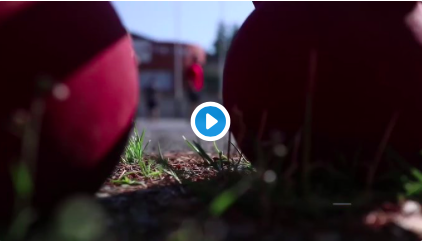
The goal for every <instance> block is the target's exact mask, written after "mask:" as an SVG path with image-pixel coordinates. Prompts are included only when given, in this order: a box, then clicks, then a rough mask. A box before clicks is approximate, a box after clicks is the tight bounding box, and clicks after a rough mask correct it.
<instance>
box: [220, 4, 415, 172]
mask: <svg viewBox="0 0 422 242" xmlns="http://www.w3.org/2000/svg"><path fill="white" fill-rule="evenodd" d="M421 18H422V14H421V7H420V5H418V6H417V7H416V3H415V2H394V3H393V2H392V3H381V2H377V3H375V2H341V3H340V2H338V3H335V2H325V3H322V2H301V3H299V2H294V3H293V2H264V3H262V4H259V7H257V8H256V9H255V10H254V12H252V14H251V15H250V16H249V17H248V19H247V20H246V21H245V23H244V24H243V26H242V27H241V28H240V30H239V32H238V34H237V36H236V38H235V39H234V42H233V43H232V45H231V48H230V50H229V53H228V56H227V60H226V64H225V71H224V88H223V92H224V93H223V97H224V105H225V107H226V108H227V110H228V111H229V113H230V116H231V118H232V126H231V127H232V131H233V132H234V135H235V137H236V139H237V141H238V143H239V144H240V147H241V148H242V150H243V152H245V153H246V155H247V156H248V157H250V158H251V160H252V161H254V159H255V158H256V153H255V150H256V147H255V143H256V142H255V141H259V143H260V144H263V145H264V146H265V145H268V144H269V143H271V142H274V141H276V142H282V143H283V142H284V144H285V145H286V146H289V147H294V146H295V145H294V144H293V143H294V142H293V141H294V137H301V141H300V143H301V145H300V146H299V148H300V149H302V148H303V141H304V138H303V134H304V131H305V130H307V128H310V131H311V133H312V138H311V147H312V150H311V152H312V154H313V155H314V156H315V158H316V156H318V155H319V156H320V157H322V156H324V157H325V155H327V156H330V155H332V156H334V155H338V153H336V151H340V152H349V151H353V152H356V151H357V148H358V147H363V149H364V150H365V152H366V153H367V154H368V157H370V158H374V157H375V156H376V153H377V151H378V150H379V149H380V147H382V146H383V144H384V143H385V144H387V146H391V147H393V148H394V149H395V150H396V151H399V152H400V153H401V154H404V155H408V156H409V157H412V158H415V157H418V156H419V154H418V153H419V151H420V150H421V148H422V127H421V123H422V68H421V67H422V46H421V43H422V41H421V40H422V21H421ZM307 109H308V110H310V112H308V111H307ZM307 114H309V116H307ZM306 120H308V121H310V122H309V123H307V122H308V121H306ZM309 124H310V125H309ZM299 134H300V135H299ZM297 135H298V136H297ZM355 148H356V149H355ZM302 151H303V150H302ZM302 151H301V152H299V153H301V154H302ZM292 153H293V149H290V154H292ZM266 154H268V153H266ZM418 164H421V162H420V159H419V163H418Z"/></svg>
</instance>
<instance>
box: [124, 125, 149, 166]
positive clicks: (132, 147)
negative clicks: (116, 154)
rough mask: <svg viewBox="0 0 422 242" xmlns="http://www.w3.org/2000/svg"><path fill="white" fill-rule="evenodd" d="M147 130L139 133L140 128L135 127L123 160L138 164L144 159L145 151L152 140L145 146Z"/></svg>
mask: <svg viewBox="0 0 422 242" xmlns="http://www.w3.org/2000/svg"><path fill="white" fill-rule="evenodd" d="M144 138H145V130H143V131H142V134H141V135H139V133H138V130H137V129H136V128H135V130H134V134H133V136H132V137H131V138H130V139H129V142H128V145H127V146H126V150H125V153H124V157H123V162H126V163H129V164H136V163H139V162H140V161H142V158H143V155H144V151H145V150H146V148H147V147H148V145H149V143H150V142H151V140H149V141H148V142H147V143H146V144H145V146H144Z"/></svg>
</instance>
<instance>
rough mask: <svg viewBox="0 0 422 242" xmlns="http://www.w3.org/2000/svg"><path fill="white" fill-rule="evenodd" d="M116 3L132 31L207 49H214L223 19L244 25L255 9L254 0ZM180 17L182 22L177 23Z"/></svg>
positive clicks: (127, 26)
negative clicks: (243, 0) (240, 0)
mask: <svg viewBox="0 0 422 242" xmlns="http://www.w3.org/2000/svg"><path fill="white" fill-rule="evenodd" d="M113 5H114V7H115V8H116V10H117V12H118V14H119V16H120V18H121V19H122V21H123V23H124V25H125V26H126V28H128V29H129V30H130V31H133V32H135V33H139V34H144V35H145V36H147V37H150V38H153V39H156V40H164V41H168V40H170V41H171V40H181V41H185V42H189V43H194V44H198V45H200V46H202V47H203V48H205V49H206V50H212V43H213V41H214V39H215V35H216V32H217V26H218V23H219V20H220V19H223V20H224V22H225V23H227V24H230V25H232V24H238V25H239V26H240V25H241V24H242V23H243V21H244V20H245V19H246V18H247V17H248V16H249V14H250V13H251V12H252V10H253V9H254V7H253V4H252V2H251V1H248V2H239V1H236V2H192V1H191V2H113ZM177 16H179V17H178V19H179V21H178V22H179V24H175V23H176V21H175V19H177ZM177 26H178V28H177ZM177 29H178V30H177Z"/></svg>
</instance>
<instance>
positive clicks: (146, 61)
mask: <svg viewBox="0 0 422 242" xmlns="http://www.w3.org/2000/svg"><path fill="white" fill-rule="evenodd" d="M131 36H132V40H133V45H134V49H135V52H136V54H137V56H138V58H139V60H140V65H139V69H140V75H139V77H140V86H141V105H140V110H139V113H140V115H141V116H144V114H145V107H144V105H143V103H145V102H144V101H143V100H142V97H143V95H142V90H143V89H145V88H146V87H148V86H151V85H153V86H154V87H155V89H156V90H157V91H158V93H159V96H160V109H161V113H162V116H177V115H176V114H175V113H174V110H175V109H174V107H173V106H172V104H173V103H174V102H175V100H176V94H177V92H178V91H179V94H181V96H182V97H184V96H185V95H183V93H184V90H180V89H184V88H183V86H184V85H185V84H186V82H185V78H184V73H185V71H186V69H187V68H188V67H189V66H190V65H191V64H192V62H193V60H194V58H195V57H197V58H198V59H199V61H200V62H201V64H202V65H205V62H206V52H205V51H204V50H203V49H202V48H201V47H199V46H196V45H192V44H187V43H178V44H177V43H172V42H159V41H155V40H152V39H149V38H146V37H144V36H140V35H137V34H131ZM175 48H176V49H177V50H178V52H177V53H179V55H178V56H175V53H176V51H175ZM176 60H177V61H178V62H177V63H176ZM179 80H180V83H181V85H183V86H181V85H178V81H179Z"/></svg>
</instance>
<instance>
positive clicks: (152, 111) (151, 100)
mask: <svg viewBox="0 0 422 242" xmlns="http://www.w3.org/2000/svg"><path fill="white" fill-rule="evenodd" d="M145 97H146V103H147V108H148V118H151V119H157V118H158V117H159V110H158V96H157V88H156V84H155V81H154V79H153V78H151V82H150V84H149V85H148V86H147V87H146V88H145Z"/></svg>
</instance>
